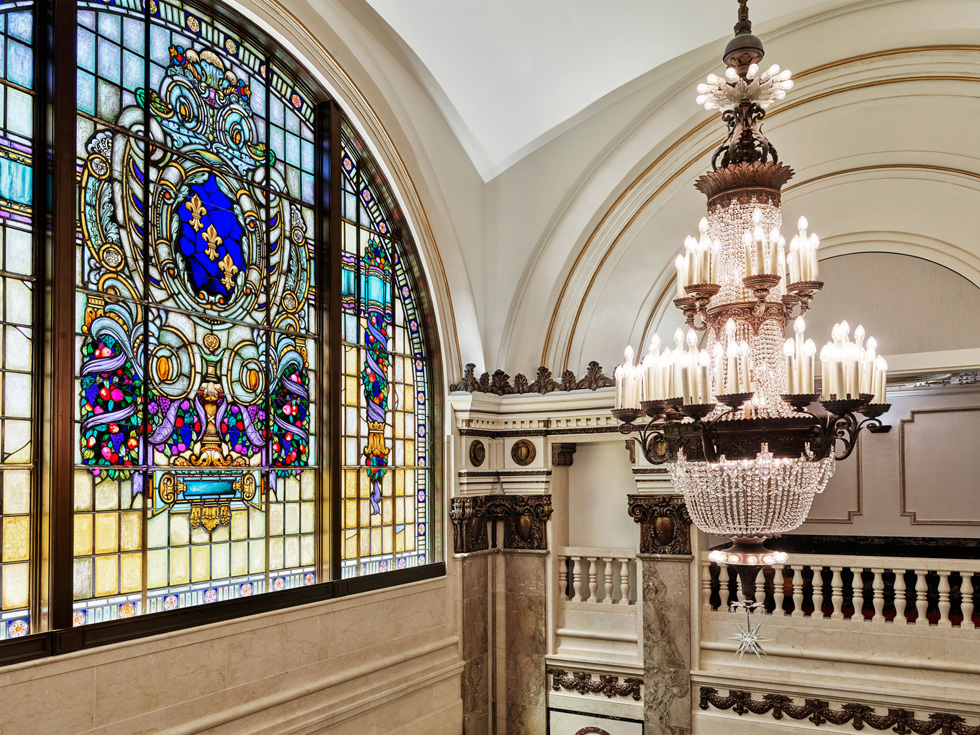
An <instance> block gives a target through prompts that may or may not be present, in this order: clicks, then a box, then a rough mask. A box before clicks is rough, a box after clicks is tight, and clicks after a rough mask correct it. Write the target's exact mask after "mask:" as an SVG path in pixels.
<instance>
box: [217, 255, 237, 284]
mask: <svg viewBox="0 0 980 735" xmlns="http://www.w3.org/2000/svg"><path fill="white" fill-rule="evenodd" d="M218 268H220V269H221V273H222V277H221V285H222V286H224V287H225V288H226V289H227V290H229V291H231V287H232V286H234V285H235V274H236V273H238V266H237V265H235V261H233V260H232V259H231V256H230V255H228V254H226V255H225V257H224V258H222V259H221V262H220V263H218Z"/></svg>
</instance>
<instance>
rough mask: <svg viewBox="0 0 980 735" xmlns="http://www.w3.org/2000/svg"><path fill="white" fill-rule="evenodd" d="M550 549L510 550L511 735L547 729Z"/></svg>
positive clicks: (538, 733) (529, 734)
mask: <svg viewBox="0 0 980 735" xmlns="http://www.w3.org/2000/svg"><path fill="white" fill-rule="evenodd" d="M547 555H548V552H547V551H546V550H541V551H531V550H529V551H509V552H504V565H505V571H504V577H505V586H506V592H505V600H504V604H505V606H506V617H505V621H504V630H505V632H504V638H505V641H506V671H505V674H504V675H505V676H506V680H505V692H506V704H507V731H506V732H507V735H541V734H543V733H544V732H545V731H546V729H547V717H548V711H547V681H546V675H545V662H544V657H545V654H546V653H547V632H546V631H547V628H546V619H545V616H546V614H547V613H546V611H547V601H546V599H545V595H546V585H545V579H546V574H547Z"/></svg>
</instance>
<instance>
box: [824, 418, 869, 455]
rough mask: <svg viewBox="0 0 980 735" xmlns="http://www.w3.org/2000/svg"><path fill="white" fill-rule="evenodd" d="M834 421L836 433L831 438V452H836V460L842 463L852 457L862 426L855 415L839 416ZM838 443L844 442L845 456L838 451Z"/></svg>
mask: <svg viewBox="0 0 980 735" xmlns="http://www.w3.org/2000/svg"><path fill="white" fill-rule="evenodd" d="M832 421H833V425H834V431H833V434H832V438H831V446H830V450H831V451H833V452H834V459H836V460H837V461H838V462H840V461H843V460H845V459H847V458H848V457H850V456H851V452H853V451H854V447H855V446H856V445H857V438H858V432H859V431H860V430H861V425H860V424H859V423H858V420H857V418H856V417H855V416H854V414H853V413H847V414H844V415H843V416H837V417H835V418H834V419H832ZM838 442H842V443H843V445H844V448H843V454H838V453H837V451H836V447H837V443H838Z"/></svg>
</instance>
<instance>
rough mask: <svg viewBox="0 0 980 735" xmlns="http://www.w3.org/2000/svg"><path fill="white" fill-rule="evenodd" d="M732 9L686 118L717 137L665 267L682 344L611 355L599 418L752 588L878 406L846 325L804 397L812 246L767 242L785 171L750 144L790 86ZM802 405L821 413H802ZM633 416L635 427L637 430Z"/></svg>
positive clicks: (874, 367) (800, 235)
mask: <svg viewBox="0 0 980 735" xmlns="http://www.w3.org/2000/svg"><path fill="white" fill-rule="evenodd" d="M746 2H747V0H739V15H738V23H737V24H736V25H735V37H734V38H733V39H732V40H731V41H730V42H729V43H728V46H727V48H726V49H725V54H724V60H725V63H726V65H727V68H726V70H725V76H724V77H718V76H715V75H709V76H708V78H707V81H706V83H704V84H700V85H698V98H697V102H698V104H699V105H702V106H703V107H704V108H705V109H707V110H721V111H722V114H721V117H722V120H723V121H724V122H725V123H726V124H727V125H728V136H727V138H726V139H725V141H724V143H722V145H721V146H719V148H718V149H717V150H716V151H715V153H714V155H713V157H712V160H711V164H712V170H711V171H710V172H708V173H706V174H705V175H703V176H701V178H699V179H698V181H697V182H696V184H695V186H696V188H697V189H698V190H699V191H701V192H702V193H703V194H704V195H705V196H706V197H707V199H708V212H707V216H706V217H704V218H702V219H701V222H700V224H699V227H698V229H699V236H698V237H697V238H695V237H688V238H687V240H686V242H685V245H684V252H683V253H682V254H681V255H678V256H677V259H676V261H675V268H676V270H677V298H675V299H674V304H675V305H676V306H677V307H678V308H679V309H681V311H682V312H683V314H684V316H685V318H686V321H687V325H688V331H687V333H686V334H685V333H684V331H683V330H682V329H678V330H677V332H676V333H675V335H674V346H673V347H672V348H668V349H665V350H663V351H661V345H660V340H659V338H658V337H656V336H655V337H654V338H653V342H652V344H651V345H650V351H649V352H648V354H647V355H646V356H644V357H643V358H642V359H641V360H638V361H637V360H634V353H633V350H632V348H630V347H628V348H627V349H626V362H625V364H623V365H620V366H619V367H618V368H617V369H616V408H615V410H614V411H613V414H614V415H615V416H616V418H617V419H619V420H620V421H621V422H622V426H621V427H620V430H621V431H622V432H623V433H630V432H632V431H637V432H638V433H639V436H640V442H641V446H642V448H643V451H644V454H645V456H646V457H647V459H648V460H649V461H650V462H652V463H654V464H664V463H666V464H667V465H668V468H669V471H670V476H671V479H672V480H673V482H674V485H675V487H676V488H677V489H678V490H679V491H680V492H681V493H682V494H683V496H684V499H685V501H686V503H687V508H688V512H689V513H690V516H691V519H692V520H693V521H694V523H695V525H696V526H698V527H699V528H700V529H702V530H703V531H705V532H707V533H713V534H717V535H722V536H728V537H731V538H732V540H733V542H734V543H733V545H732V546H731V547H729V548H727V549H725V550H719V551H715V552H712V555H711V558H712V559H713V560H714V561H718V562H725V563H728V564H737V565H742V566H744V567H746V568H752V569H753V573H752V574H751V580H752V582H753V585H754V579H755V571H756V570H757V569H758V567H760V566H763V565H766V564H773V563H775V562H782V561H785V559H786V556H785V554H782V553H779V552H773V551H770V550H768V549H766V548H765V547H764V546H763V541H764V540H765V539H766V538H769V537H772V536H774V535H778V534H781V533H784V532H786V531H791V530H793V529H795V528H797V527H799V526H800V524H802V523H803V521H804V520H806V517H807V514H808V513H809V511H810V506H811V504H812V502H813V498H814V496H815V495H816V494H817V493H820V492H823V490H824V488H825V487H826V486H827V482H828V481H829V480H830V478H831V476H832V475H833V473H834V466H835V462H836V461H839V460H843V459H846V458H847V457H848V456H849V455H850V454H851V452H852V450H853V449H854V446H855V444H856V442H857V437H858V434H859V432H860V431H861V429H863V428H868V429H869V431H872V432H875V431H887V430H888V428H890V427H886V426H883V425H882V422H881V420H880V416H881V415H882V414H884V413H885V412H886V411H887V410H888V409H889V408H890V406H889V405H888V404H887V403H885V380H886V374H887V365H886V363H885V361H884V359H883V358H882V357H880V356H879V355H878V354H877V352H876V350H877V345H876V343H875V341H874V339H873V338H869V339H868V340H867V341H865V334H864V328H863V327H860V326H859V327H858V328H857V329H855V330H854V332H853V334H852V333H851V331H850V327H849V326H848V324H847V322H842V323H840V324H838V325H836V326H835V327H834V330H833V334H832V335H831V336H832V340H831V341H830V342H828V343H827V344H826V345H825V346H824V347H823V348H822V349H821V350H820V354H819V359H820V361H821V367H822V372H821V377H822V381H821V382H822V385H821V386H820V391H819V393H818V392H817V390H816V383H815V379H814V372H815V370H814V368H815V361H816V359H817V348H816V345H815V343H814V342H813V340H811V339H808V338H807V337H806V324H805V322H804V319H803V315H804V314H806V312H807V311H808V309H809V307H810V303H811V300H812V299H813V297H814V296H815V295H816V294H817V293H818V292H819V291H820V289H821V288H822V287H823V283H822V282H821V281H820V280H819V265H818V260H817V252H818V248H819V246H820V243H819V240H818V239H817V237H816V235H814V234H812V233H811V232H810V229H809V223H808V222H807V221H806V219H805V218H803V217H801V218H800V220H799V222H798V223H797V228H796V229H797V233H796V234H794V235H793V236H792V238H791V240H790V243H789V245H788V246H787V244H786V239H785V238H784V237H783V236H782V235H781V233H780V230H781V228H782V224H783V223H782V212H781V210H780V189H781V187H782V186H783V184H785V183H786V182H787V181H788V180H789V179H790V177H792V175H793V171H792V169H791V168H789V167H788V166H786V165H784V164H782V163H780V162H779V159H778V155H777V153H776V149H775V148H774V147H773V145H772V144H771V143H770V142H769V140H768V139H767V138H766V137H765V136H764V135H763V133H762V131H761V130H760V123H761V121H762V120H763V118H764V117H765V114H766V109H767V108H768V107H769V106H770V105H771V104H773V103H774V102H776V101H778V100H781V99H782V98H783V97H785V96H786V92H787V91H789V90H790V89H791V88H792V86H793V82H792V80H791V78H790V77H791V75H790V72H789V71H783V70H781V69H780V68H779V67H778V66H775V65H774V66H772V67H770V68H769V69H768V70H766V71H761V70H760V67H759V62H761V61H762V58H763V55H764V52H763V48H762V42H761V41H760V40H759V39H758V38H757V37H756V36H755V35H753V34H752V24H751V23H750V22H749V19H748V8H747V6H746ZM787 329H788V330H789V331H790V332H791V336H790V337H789V338H786V336H785V333H786V331H787ZM700 332H706V333H707V335H706V337H707V339H706V345H705V347H704V349H699V348H698V344H699V342H701V338H700V337H699V333H700ZM816 403H819V404H820V405H821V406H822V408H823V411H820V409H817V408H815V407H814V410H813V411H811V410H810V409H811V406H814V404H816ZM858 414H861V416H863V418H862V417H859V416H858ZM643 416H646V417H648V418H649V421H648V422H646V423H644V424H642V425H638V424H637V422H638V421H639V420H640V419H641V417H643ZM746 571H748V569H746ZM745 578H746V580H748V578H749V575H745ZM743 592H744V593H748V594H751V592H750V590H748V589H743Z"/></svg>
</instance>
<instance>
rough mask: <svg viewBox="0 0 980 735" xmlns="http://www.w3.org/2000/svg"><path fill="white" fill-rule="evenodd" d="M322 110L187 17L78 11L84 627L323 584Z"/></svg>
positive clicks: (79, 497)
mask: <svg viewBox="0 0 980 735" xmlns="http://www.w3.org/2000/svg"><path fill="white" fill-rule="evenodd" d="M311 99H312V97H311V94H310V93H309V92H307V91H306V90H305V89H304V88H303V87H302V86H301V85H300V84H299V83H297V82H296V81H295V80H294V79H292V78H291V77H290V75H289V74H288V73H287V72H286V70H285V69H283V68H281V67H280V66H279V65H278V64H277V62H276V60H275V59H274V58H272V57H269V56H267V55H266V53H265V52H264V50H263V49H262V48H260V47H259V46H257V45H255V44H253V43H252V42H251V41H250V40H249V39H247V38H243V37H242V36H240V35H239V34H238V33H236V32H235V31H234V30H232V29H231V28H229V27H226V26H225V25H223V24H222V22H220V21H219V20H217V19H215V18H212V17H208V16H206V15H203V14H201V13H200V12H198V11H197V10H194V9H191V8H190V7H189V6H184V5H183V4H182V3H180V2H175V1H174V0H156V1H155V2H153V1H151V2H148V3H147V7H146V8H145V9H144V7H143V3H142V2H141V1H140V0H117V1H116V2H115V3H114V4H112V5H106V4H105V3H101V2H81V3H79V4H78V104H77V108H78V133H77V144H78V145H77V149H78V162H77V170H78V172H79V174H78V201H79V218H80V221H79V228H78V232H79V240H78V243H77V248H78V254H77V260H78V269H77V272H78V283H77V289H78V301H77V303H78V307H77V317H78V323H77V365H76V375H77V390H78V410H77V413H76V418H77V435H78V454H77V457H76V463H77V465H76V467H77V469H76V474H75V477H76V481H75V504H74V507H75V515H74V544H75V547H74V558H75V561H74V565H75V566H74V597H75V604H74V622H75V624H76V625H82V624H85V623H91V622H99V621H103V620H112V619H116V618H121V617H129V616H132V615H137V614H141V613H147V612H157V611H161V610H170V609H175V608H183V607H187V606H191V605H197V604H202V603H208V602H213V601H217V600H225V599H232V598H239V597H247V596H249V595H253V594H258V593H261V592H266V591H269V590H279V589H285V588H291V587H296V586H302V585H306V584H312V583H314V582H315V581H317V580H318V570H319V569H320V568H322V567H321V566H318V552H317V535H316V529H315V517H316V515H317V514H316V511H315V504H316V502H317V498H318V497H319V492H320V491H319V489H318V483H319V482H320V473H319V472H317V469H318V462H319V457H318V454H317V450H316V443H317V437H316V432H315V430H314V429H315V424H316V420H317V412H318V406H317V403H316V393H317V383H318V362H319V360H320V359H321V357H320V355H321V352H322V348H323V346H322V345H321V342H320V336H319V334H318V331H317V318H316V314H315V311H314V300H315V298H316V289H315V275H316V274H315V272H314V264H315V255H316V252H315V242H316V240H315V216H314V209H313V204H314V201H315V191H314V190H315V180H316V178H315V177H316V167H315V143H314V141H315V136H314V125H313V107H312V102H311Z"/></svg>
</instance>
